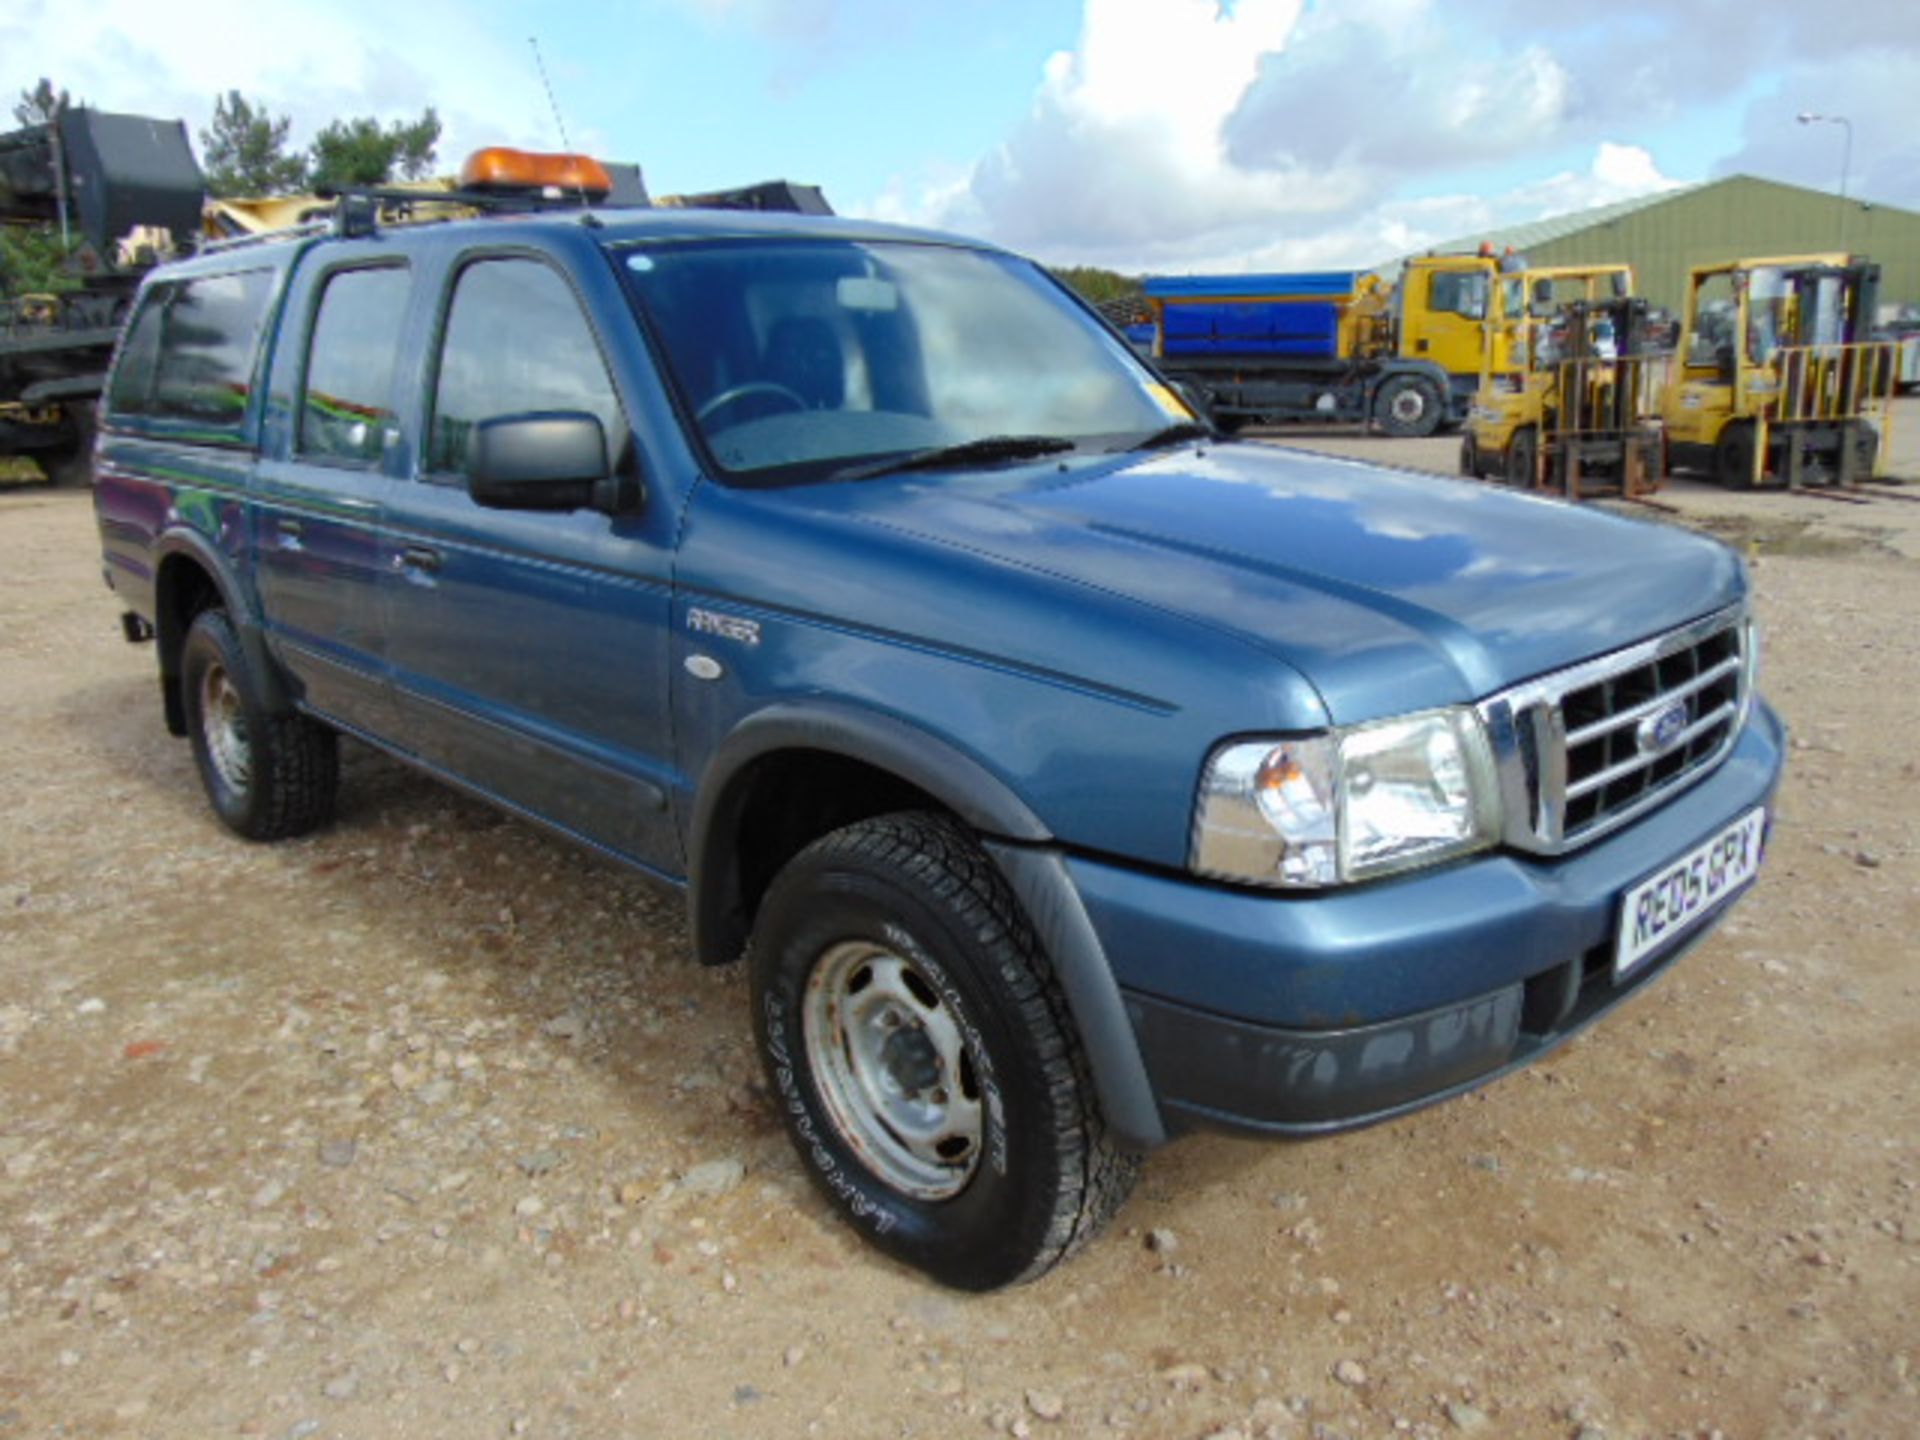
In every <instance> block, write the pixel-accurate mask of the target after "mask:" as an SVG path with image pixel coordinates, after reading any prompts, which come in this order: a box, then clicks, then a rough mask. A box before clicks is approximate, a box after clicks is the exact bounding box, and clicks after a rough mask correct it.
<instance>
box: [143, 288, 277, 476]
mask: <svg viewBox="0 0 1920 1440" xmlns="http://www.w3.org/2000/svg"><path fill="white" fill-rule="evenodd" d="M272 294H273V272H272V271H270V270H247V271H241V272H238V273H235V274H228V275H205V276H201V277H200V278H198V279H193V280H185V281H179V282H176V283H173V284H169V285H164V286H157V287H155V289H154V290H153V291H152V292H151V293H150V294H149V295H148V297H147V301H146V303H145V304H144V305H142V306H141V310H140V314H139V316H138V317H136V319H135V321H134V325H133V328H132V330H131V331H129V333H128V336H127V341H126V344H125V346H124V347H123V355H122V358H121V363H120V366H119V368H118V370H117V371H116V372H115V376H114V383H113V386H112V389H111V390H110V391H109V392H108V409H109V411H110V412H112V413H115V414H119V415H140V416H150V417H153V418H156V419H162V420H172V421H178V422H182V423H183V424H184V425H186V426H190V427H191V428H192V430H193V431H194V432H196V436H197V437H198V438H207V439H216V440H217V439H226V438H233V437H237V436H238V435H239V434H240V429H241V426H242V424H243V422H244V421H245V418H246V410H247V402H248V400H249V399H250V398H251V396H252V392H253V370H254V360H255V357H256V356H257V354H258V352H259V346H260V327H261V324H262V322H263V321H264V320H265V318H266V313H267V302H268V301H269V300H270V299H271V298H272Z"/></svg>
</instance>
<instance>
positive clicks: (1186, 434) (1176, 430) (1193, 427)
mask: <svg viewBox="0 0 1920 1440" xmlns="http://www.w3.org/2000/svg"><path fill="white" fill-rule="evenodd" d="M1214 438H1215V436H1214V432H1213V427H1212V426H1211V425H1203V424H1201V423H1200V422H1199V421H1198V420H1181V421H1178V422H1176V423H1175V424H1172V425H1168V426H1166V427H1165V428H1164V429H1160V430H1156V431H1154V432H1153V433H1152V434H1151V435H1149V436H1147V437H1146V438H1145V439H1144V440H1136V441H1134V442H1133V444H1131V445H1124V446H1121V447H1120V448H1121V449H1123V450H1164V449H1166V447H1167V446H1169V445H1178V444H1179V443H1180V442H1181V441H1182V440H1212V439H1214ZM1116 453H1117V452H1116Z"/></svg>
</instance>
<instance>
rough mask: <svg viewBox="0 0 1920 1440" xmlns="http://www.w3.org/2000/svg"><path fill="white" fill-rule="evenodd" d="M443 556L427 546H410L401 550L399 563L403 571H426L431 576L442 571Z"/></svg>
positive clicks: (398, 558)
mask: <svg viewBox="0 0 1920 1440" xmlns="http://www.w3.org/2000/svg"><path fill="white" fill-rule="evenodd" d="M441 558H442V557H441V554H440V552H439V551H438V550H433V549H430V548H428V547H427V546H425V545H408V546H406V547H405V548H404V549H402V550H401V552H400V554H399V556H398V557H397V562H398V564H399V566H400V568H401V569H403V570H424V571H426V572H427V573H429V574H432V573H435V572H437V571H438V570H439V569H440V561H441Z"/></svg>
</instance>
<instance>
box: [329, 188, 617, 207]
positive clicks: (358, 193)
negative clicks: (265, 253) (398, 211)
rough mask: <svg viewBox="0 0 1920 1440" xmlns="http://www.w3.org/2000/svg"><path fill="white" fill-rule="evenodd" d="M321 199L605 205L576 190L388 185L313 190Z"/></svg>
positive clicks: (482, 204)
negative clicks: (472, 188) (451, 188)
mask: <svg viewBox="0 0 1920 1440" xmlns="http://www.w3.org/2000/svg"><path fill="white" fill-rule="evenodd" d="M313 193H314V194H315V195H316V196H318V197H319V198H320V199H322V200H335V201H338V200H373V201H376V202H378V203H379V204H381V205H421V204H425V205H471V206H473V207H475V208H476V209H482V210H590V209H593V208H594V207H595V206H600V205H604V204H606V200H605V197H602V198H600V199H597V200H596V199H593V198H591V197H589V196H586V195H584V194H583V193H582V192H581V191H579V190H564V191H560V192H558V193H556V194H551V195H550V194H548V193H547V192H546V190H544V189H542V190H402V189H399V188H398V187H395V186H388V185H342V186H340V187H338V188H337V189H336V188H334V187H331V186H325V187H322V188H320V189H317V190H315V191H314V192H313Z"/></svg>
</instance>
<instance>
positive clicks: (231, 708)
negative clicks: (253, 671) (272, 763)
mask: <svg viewBox="0 0 1920 1440" xmlns="http://www.w3.org/2000/svg"><path fill="white" fill-rule="evenodd" d="M200 737H201V739H202V740H204V741H205V742H206V750H207V759H208V760H209V761H210V762H211V763H212V765H213V771H214V774H216V775H218V776H219V777H220V783H221V784H223V785H225V786H226V787H227V788H228V789H229V790H233V791H236V792H242V793H244V792H245V790H246V788H247V786H248V784H249V783H250V782H251V781H252V779H253V751H252V749H251V748H250V747H249V746H248V744H247V716H246V710H245V708H244V707H243V706H242V704H241V702H240V691H239V690H238V689H237V688H235V686H234V683H233V678H232V677H231V676H230V675H228V674H227V667H226V666H224V665H217V664H216V665H209V666H208V667H207V673H206V674H205V675H203V676H201V677H200Z"/></svg>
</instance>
